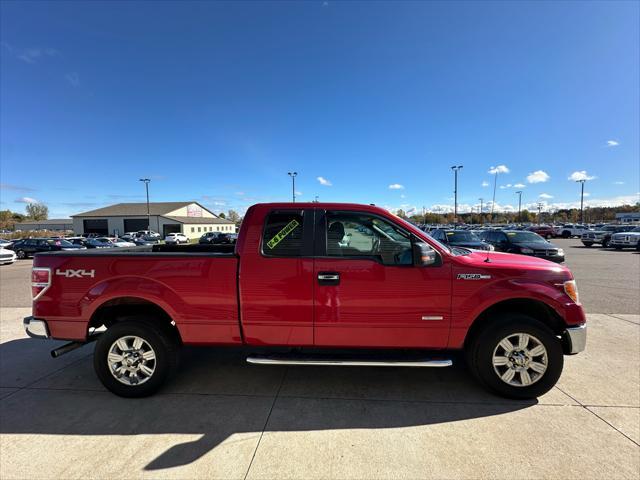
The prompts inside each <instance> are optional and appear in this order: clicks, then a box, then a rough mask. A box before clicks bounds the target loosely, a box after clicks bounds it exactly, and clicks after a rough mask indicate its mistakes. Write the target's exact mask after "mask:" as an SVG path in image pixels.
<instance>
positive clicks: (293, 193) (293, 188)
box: [288, 172, 298, 203]
mask: <svg viewBox="0 0 640 480" xmlns="http://www.w3.org/2000/svg"><path fill="white" fill-rule="evenodd" d="M288 175H289V176H290V177H291V196H292V197H293V203H296V176H297V175H298V172H288Z"/></svg>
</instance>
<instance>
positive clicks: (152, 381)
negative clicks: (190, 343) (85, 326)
mask: <svg viewBox="0 0 640 480" xmlns="http://www.w3.org/2000/svg"><path fill="white" fill-rule="evenodd" d="M127 336H136V337H140V338H141V339H143V340H144V341H145V342H146V343H147V344H148V345H149V346H150V347H151V348H152V349H153V351H154V353H155V360H154V362H155V363H154V364H153V366H154V370H153V374H152V375H150V376H149V377H148V379H146V380H145V381H144V382H143V383H140V384H139V385H127V384H125V383H122V382H121V381H120V380H118V379H116V377H115V376H114V374H112V373H111V368H110V366H109V363H108V360H107V358H108V355H109V350H110V349H111V347H112V345H113V344H114V343H115V342H116V341H117V340H118V339H121V338H123V337H127ZM178 354H179V345H178V343H177V342H176V341H175V340H174V339H173V338H172V337H171V335H170V334H169V332H168V331H166V329H164V328H163V327H161V326H158V325H154V323H152V321H150V320H147V319H143V318H137V319H132V320H125V321H122V322H119V323H116V324H115V325H113V326H111V327H109V328H108V329H107V331H106V332H104V333H103V334H101V335H100V337H99V338H98V340H97V341H96V348H95V350H94V354H93V368H94V370H95V372H96V375H97V376H98V378H99V379H100V381H101V382H102V384H103V385H104V386H105V387H106V388H107V389H108V390H110V391H111V392H113V393H115V394H116V395H119V396H121V397H128V398H139V397H147V396H149V395H152V394H154V393H155V392H156V391H158V389H159V388H160V387H161V386H162V385H163V384H164V382H165V381H166V380H167V378H168V377H169V376H170V375H171V374H172V373H174V371H175V370H176V368H177V366H178V356H179V355H178ZM123 377H126V375H123Z"/></svg>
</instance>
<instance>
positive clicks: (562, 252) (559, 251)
mask: <svg viewBox="0 0 640 480" xmlns="http://www.w3.org/2000/svg"><path fill="white" fill-rule="evenodd" d="M558 255H560V256H561V257H564V250H563V249H561V248H559V249H558Z"/></svg>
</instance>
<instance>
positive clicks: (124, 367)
mask: <svg viewBox="0 0 640 480" xmlns="http://www.w3.org/2000/svg"><path fill="white" fill-rule="evenodd" d="M359 226H363V227H365V228H366V229H367V231H368V233H369V235H364V234H362V233H360V232H359V231H358V229H357V227H359ZM498 233H500V232H498ZM346 234H351V236H352V241H351V243H350V245H349V246H348V247H347V246H341V245H340V241H341V239H342V238H344V236H345V235H346ZM517 235H527V236H536V237H538V236H537V235H535V234H534V233H532V232H517ZM538 238H540V237H538ZM541 241H542V242H544V240H542V239H541ZM533 243H538V242H533ZM237 245H238V247H237V248H236V249H235V250H236V251H235V252H229V253H227V254H224V253H217V254H215V255H213V254H211V255H201V256H198V257H194V256H193V253H192V252H206V251H207V249H211V251H212V252H214V251H216V249H219V248H223V247H227V245H186V246H183V247H180V249H177V250H178V251H176V247H175V246H172V245H156V246H154V247H153V248H152V249H151V251H150V252H148V253H146V254H145V255H144V256H140V255H139V254H138V253H137V252H122V253H113V252H109V254H108V255H107V254H106V252H104V251H102V252H96V253H93V255H87V254H86V252H85V253H84V254H83V253H81V252H80V253H71V252H64V253H62V254H55V255H54V254H43V255H38V256H36V259H35V261H34V268H33V271H32V295H33V297H34V298H33V313H32V316H29V317H27V318H25V319H24V325H25V329H26V331H27V333H28V334H29V335H30V336H32V337H36V338H53V339H65V340H71V341H72V342H71V343H69V344H66V345H62V346H56V348H55V350H53V352H52V354H53V356H54V357H55V356H59V355H61V354H63V353H66V352H69V351H71V350H73V349H75V348H78V347H81V346H83V345H85V344H86V343H87V342H90V341H94V340H95V341H96V345H95V352H94V361H93V365H94V368H95V371H96V374H97V376H98V378H99V379H100V380H101V381H102V383H103V385H104V386H105V387H106V388H107V389H109V390H111V391H112V392H114V393H115V394H117V395H121V396H124V397H142V396H146V395H150V394H152V393H154V392H156V391H157V390H158V389H159V388H160V387H161V386H162V385H163V384H164V383H165V381H166V380H167V379H168V378H169V376H170V374H171V373H172V372H173V371H175V369H176V366H177V364H178V356H179V350H180V347H181V346H182V345H202V346H204V345H209V346H215V345H226V346H235V347H237V348H242V349H243V352H247V353H248V358H247V361H248V362H249V363H252V364H262V365H290V364H295V365H325V366H331V365H352V366H357V365H367V366H372V365H378V366H396V367H401V366H402V367H447V366H450V365H452V363H453V361H454V359H455V358H460V356H457V355H455V352H454V351H456V350H458V351H460V350H463V351H464V352H465V353H466V358H467V361H468V363H469V367H470V369H471V371H472V373H473V374H474V376H475V377H476V378H477V379H479V380H480V383H481V384H482V385H484V386H485V387H487V388H488V389H490V390H491V391H493V392H496V393H498V394H500V395H503V396H506V397H510V398H533V397H537V396H540V395H542V394H544V393H546V392H547V391H549V390H550V389H551V388H552V387H553V386H554V385H555V383H556V382H557V380H558V378H559V377H560V374H561V372H562V367H563V354H574V353H578V352H580V351H582V350H583V349H584V348H585V343H586V317H585V313H584V311H583V309H582V307H581V305H580V302H579V299H578V292H577V287H576V283H575V281H574V279H573V275H572V274H571V272H570V271H569V269H568V268H567V267H565V266H560V265H556V264H552V263H550V262H547V261H544V260H541V259H540V258H534V257H525V256H522V255H510V254H505V253H496V252H488V251H485V252H478V251H472V250H467V249H455V248H454V249H449V248H447V247H445V246H443V245H442V244H440V243H439V242H436V241H435V240H433V239H432V238H430V237H429V236H428V235H426V234H425V233H424V232H422V231H421V230H420V229H418V228H416V227H414V226H413V225H410V224H409V223H407V222H404V221H403V220H401V219H399V218H398V217H396V216H395V215H393V214H391V213H390V212H388V211H386V210H385V209H382V208H378V207H374V206H368V205H353V204H339V203H331V204H323V203H314V204H308V205H302V206H301V205H300V204H294V203H276V204H261V205H254V206H252V207H251V208H249V210H248V211H247V213H246V216H245V218H244V221H243V223H242V226H241V229H240V233H239V241H238V244H237ZM165 251H167V252H171V255H166V254H165V253H163V252H165ZM194 258H196V259H197V260H194ZM54 272H55V275H54ZM125 272H126V274H123V273H125ZM60 312H64V314H65V315H64V316H61V315H60ZM100 327H104V329H103V328H100ZM96 330H98V333H95V334H94V333H93V332H95V331H96ZM383 350H384V351H383ZM429 351H436V353H435V356H431V355H430V354H428V353H425V352H429Z"/></svg>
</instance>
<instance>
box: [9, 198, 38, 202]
mask: <svg viewBox="0 0 640 480" xmlns="http://www.w3.org/2000/svg"><path fill="white" fill-rule="evenodd" d="M15 201H16V203H40V202H39V201H38V200H36V199H35V198H32V197H20V198H16V200H15Z"/></svg>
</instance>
